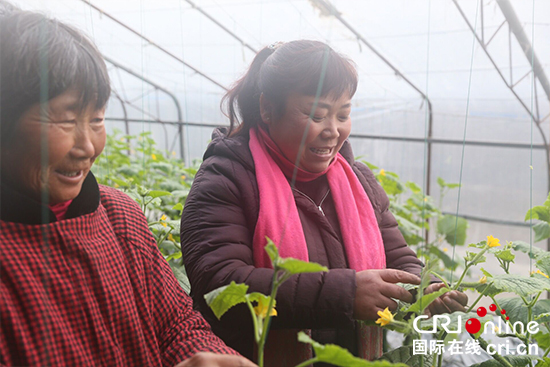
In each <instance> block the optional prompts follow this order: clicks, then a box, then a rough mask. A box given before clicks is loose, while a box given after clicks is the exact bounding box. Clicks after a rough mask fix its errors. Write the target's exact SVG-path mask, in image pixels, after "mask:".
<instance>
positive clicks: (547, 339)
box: [533, 331, 550, 366]
mask: <svg viewBox="0 0 550 367" xmlns="http://www.w3.org/2000/svg"><path fill="white" fill-rule="evenodd" d="M533 337H534V338H535V340H536V341H537V344H538V345H539V347H540V348H542V349H547V348H548V347H550V334H548V333H543V332H542V331H539V332H538V333H536V334H535V335H533ZM537 366H538V365H537Z"/></svg>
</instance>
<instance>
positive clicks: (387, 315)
mask: <svg viewBox="0 0 550 367" xmlns="http://www.w3.org/2000/svg"><path fill="white" fill-rule="evenodd" d="M378 316H380V318H379V319H378V320H376V323H377V324H380V326H386V325H388V324H391V322H392V321H393V315H392V314H391V312H390V310H389V309H388V308H387V307H386V309H385V310H384V311H378Z"/></svg>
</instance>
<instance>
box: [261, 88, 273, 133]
mask: <svg viewBox="0 0 550 367" xmlns="http://www.w3.org/2000/svg"><path fill="white" fill-rule="evenodd" d="M272 111H273V105H272V104H271V102H270V101H269V100H268V99H267V98H266V97H265V96H264V94H263V93H262V94H260V116H262V121H263V122H264V124H266V125H271V122H272V121H273V113H272Z"/></svg>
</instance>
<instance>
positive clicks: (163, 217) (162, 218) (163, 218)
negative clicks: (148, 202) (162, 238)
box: [160, 214, 166, 227]
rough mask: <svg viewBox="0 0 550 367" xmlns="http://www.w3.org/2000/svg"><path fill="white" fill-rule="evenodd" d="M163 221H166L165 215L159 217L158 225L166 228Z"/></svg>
mask: <svg viewBox="0 0 550 367" xmlns="http://www.w3.org/2000/svg"><path fill="white" fill-rule="evenodd" d="M165 220H166V215H164V214H163V215H162V217H160V221H161V223H160V224H162V225H163V226H164V227H166V223H164V221H165Z"/></svg>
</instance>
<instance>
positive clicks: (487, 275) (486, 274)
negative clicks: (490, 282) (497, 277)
mask: <svg viewBox="0 0 550 367" xmlns="http://www.w3.org/2000/svg"><path fill="white" fill-rule="evenodd" d="M479 270H481V272H482V273H483V275H485V276H486V277H487V278H492V277H493V276H492V275H491V273H489V272H488V271H487V270H485V269H483V268H479Z"/></svg>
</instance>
